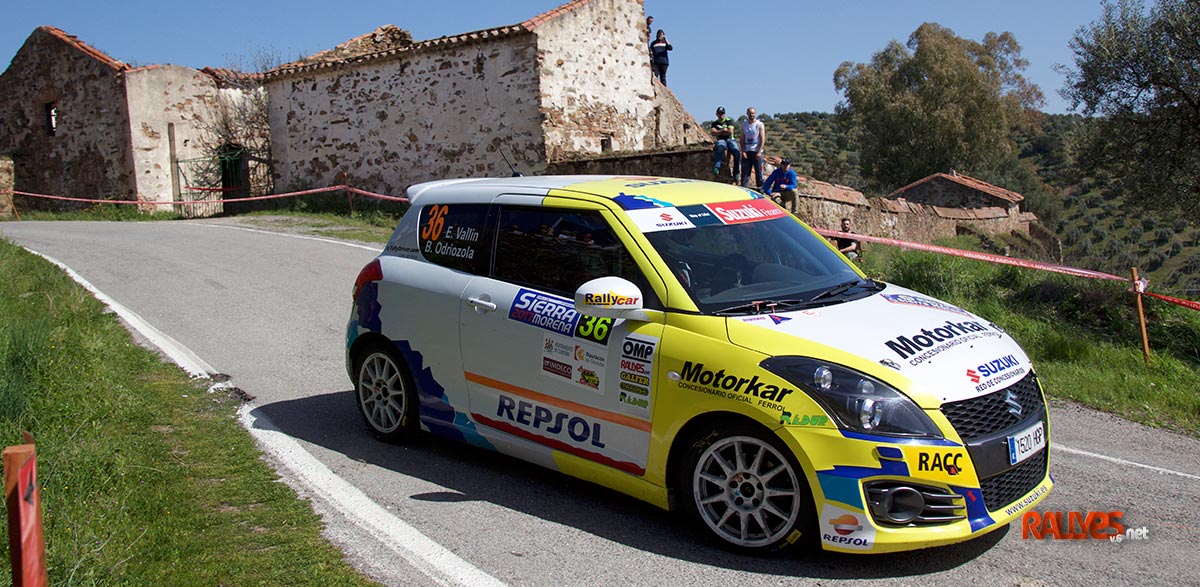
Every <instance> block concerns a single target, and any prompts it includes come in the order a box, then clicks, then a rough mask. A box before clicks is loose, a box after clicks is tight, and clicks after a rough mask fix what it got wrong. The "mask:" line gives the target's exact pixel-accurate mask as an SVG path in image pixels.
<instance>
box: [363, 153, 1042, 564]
mask: <svg viewBox="0 0 1200 587" xmlns="http://www.w3.org/2000/svg"><path fill="white" fill-rule="evenodd" d="M408 194H409V197H410V198H411V201H412V208H411V209H410V210H409V211H408V213H407V214H406V215H405V216H404V218H403V219H402V220H401V222H400V224H399V226H398V227H397V228H396V231H395V233H394V234H393V235H392V237H391V239H390V240H389V241H388V243H387V246H386V247H385V249H384V250H383V252H382V253H381V254H380V255H379V256H378V257H377V258H376V259H375V260H373V261H372V262H371V263H369V264H368V265H367V266H366V267H364V268H363V270H362V271H361V273H360V274H359V276H358V279H357V280H356V281H355V284H354V291H353V300H354V302H353V307H352V309H351V312H350V319H349V323H348V326H347V332H346V365H347V370H348V372H349V374H350V377H351V379H352V380H353V382H354V387H355V398H356V402H357V406H358V409H359V410H360V412H361V414H362V416H363V419H364V421H365V422H366V425H367V427H368V428H369V429H370V430H371V431H372V432H373V433H374V434H375V435H377V436H378V437H380V438H383V439H385V440H390V441H403V440H404V439H406V438H408V437H410V436H411V435H412V434H414V433H417V432H419V431H425V432H429V433H433V434H436V435H440V436H444V437H448V438H453V439H456V440H460V441H463V442H467V443H470V444H473V445H476V446H479V447H484V448H487V449H491V450H495V451H499V452H502V453H505V454H509V455H513V456H516V457H518V458H521V459H525V460H528V461H531V462H533V463H537V464H540V465H543V466H546V467H548V468H551V469H554V470H556V471H560V472H562V473H565V474H568V475H572V476H575V477H579V478H582V479H586V480H589V481H592V482H595V483H598V484H601V485H604V486H606V487H610V488H613V489H615V490H618V491H621V492H624V493H627V494H629V495H631V496H634V497H636V498H639V499H642V500H645V501H647V502H650V503H652V504H655V505H657V506H660V507H663V508H668V509H681V510H683V511H685V512H687V513H688V515H689V516H690V517H691V518H692V519H693V521H694V522H695V523H696V524H697V526H698V527H699V528H702V529H703V530H705V531H706V532H707V533H708V535H710V537H711V538H712V539H714V540H715V541H716V542H717V543H719V544H722V545H725V546H728V547H731V548H733V549H737V550H742V551H748V552H774V551H778V550H782V549H785V548H788V547H790V546H792V545H795V544H803V543H807V544H813V545H818V544H819V545H820V546H821V547H823V548H825V549H828V550H834V551H842V552H863V553H868V552H870V553H875V552H891V551H900V550H908V549H915V548H923V547H929V546H935V545H940V544H949V543H954V542H959V541H963V540H968V539H971V538H974V537H977V536H980V535H982V534H984V533H987V532H990V531H993V530H996V529H997V528H1000V527H1003V526H1005V525H1006V524H1008V523H1009V522H1010V521H1011V520H1013V519H1014V518H1015V517H1017V516H1019V515H1020V514H1021V513H1022V512H1023V511H1024V510H1026V509H1029V508H1031V507H1032V506H1034V505H1035V504H1037V503H1038V502H1039V501H1041V500H1042V499H1044V498H1045V496H1046V494H1047V492H1048V491H1049V490H1050V489H1051V486H1052V481H1051V479H1050V476H1049V451H1048V449H1047V447H1048V446H1049V442H1048V433H1049V421H1048V418H1047V410H1046V403H1045V399H1044V397H1043V394H1042V391H1041V387H1040V385H1039V384H1038V379H1037V375H1036V374H1035V372H1034V370H1033V368H1032V366H1031V365H1030V363H1029V357H1028V356H1027V355H1026V354H1025V353H1024V352H1023V351H1022V350H1021V348H1020V347H1019V346H1018V345H1017V344H1016V342H1014V341H1013V339H1012V338H1011V337H1009V336H1008V334H1006V333H1005V332H1004V331H1003V330H1001V329H1000V328H999V327H998V326H996V325H995V324H993V323H991V322H989V321H988V320H987V319H985V318H981V317H979V316H977V315H974V314H972V313H970V312H968V311H966V310H964V309H962V308H959V307H956V306H954V305H951V304H948V303H945V302H942V301H939V300H937V299H934V298H931V297H929V296H925V295H922V294H920V293H917V292H915V291H911V290H908V289H905V288H902V287H898V286H896V285H890V284H885V283H881V282H878V281H874V280H872V279H870V278H868V277H866V276H865V275H864V274H863V273H862V272H861V271H860V270H859V269H858V268H857V267H856V266H855V265H854V264H852V263H849V262H847V260H846V259H845V258H844V257H843V256H842V255H841V254H839V253H838V252H837V250H836V249H834V248H833V247H832V246H830V244H829V243H828V242H827V241H826V239H824V238H822V237H821V236H819V235H817V234H816V233H815V232H814V231H813V230H812V229H811V228H809V227H808V226H806V225H805V224H804V223H803V222H801V221H799V220H798V219H797V218H796V217H794V216H792V215H790V214H788V213H787V212H785V211H784V210H783V209H782V208H780V207H779V206H777V205H776V204H774V203H773V202H771V201H770V200H769V199H766V198H765V197H764V196H762V195H761V194H759V193H757V192H754V191H751V190H747V189H742V188H738V187H734V186H729V185H723V184H716V183H710V182H703V181H693V180H687V179H673V178H660V177H599V176H571V177H566V176H564V177H554V176H547V177H517V178H510V179H460V180H444V181H435V182H429V183H424V184H419V185H415V186H413V187H411V188H409V191H408Z"/></svg>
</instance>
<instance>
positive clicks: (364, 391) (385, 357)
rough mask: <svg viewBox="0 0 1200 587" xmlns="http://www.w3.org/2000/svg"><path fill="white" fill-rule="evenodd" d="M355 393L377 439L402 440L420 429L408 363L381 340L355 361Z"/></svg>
mask: <svg viewBox="0 0 1200 587" xmlns="http://www.w3.org/2000/svg"><path fill="white" fill-rule="evenodd" d="M354 374H355V377H354V397H355V403H356V404H358V412H359V414H361V415H362V417H363V422H365V423H366V425H367V429H368V430H370V431H371V433H372V434H374V435H375V436H376V437H377V438H379V439H380V440H385V441H387V442H403V441H405V440H409V439H411V438H412V437H413V436H414V435H415V434H416V433H417V431H418V430H419V429H420V425H419V424H418V422H417V394H416V389H415V387H414V386H413V380H412V375H411V374H410V373H409V371H408V366H407V365H406V364H405V363H404V361H403V360H402V359H400V358H399V356H398V354H397V353H396V352H395V351H394V350H392V349H390V348H388V347H387V346H384V345H382V344H372V345H370V346H368V347H367V348H365V349H363V351H362V352H361V353H360V354H359V355H358V358H357V359H356V360H355V363H354Z"/></svg>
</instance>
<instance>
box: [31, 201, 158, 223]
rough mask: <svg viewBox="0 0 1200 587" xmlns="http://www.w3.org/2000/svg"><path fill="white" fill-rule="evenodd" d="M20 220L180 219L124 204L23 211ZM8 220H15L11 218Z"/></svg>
mask: <svg viewBox="0 0 1200 587" xmlns="http://www.w3.org/2000/svg"><path fill="white" fill-rule="evenodd" d="M20 214H21V220H103V221H122V222H149V221H152V220H177V219H179V218H182V216H180V215H179V214H178V213H176V212H172V211H159V212H153V213H151V212H139V211H138V206H132V205H125V204H93V205H91V206H88V207H87V208H81V209H79V210H62V211H52V210H24V211H22V212H20ZM10 220H16V218H15V217H14V218H11V219H10Z"/></svg>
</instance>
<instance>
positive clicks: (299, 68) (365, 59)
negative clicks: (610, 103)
mask: <svg viewBox="0 0 1200 587" xmlns="http://www.w3.org/2000/svg"><path fill="white" fill-rule="evenodd" d="M588 2H591V0H572V1H571V2H568V3H566V4H563V5H562V6H558V7H556V8H552V9H550V10H547V11H546V12H543V13H541V14H539V15H537V16H535V17H533V18H530V19H529V20H526V21H524V22H521V23H519V24H512V25H505V26H501V27H496V28H490V29H484V30H479V31H471V32H466V33H462V34H458V35H451V36H447V37H438V38H436V39H429V40H426V41H417V42H414V43H412V44H410V45H406V46H403V47H394V48H391V49H386V50H383V51H377V52H373V53H368V54H364V55H358V56H353V57H349V58H345V59H329V58H328V57H329V54H330V53H332V50H330V51H322V52H320V53H316V54H314V55H312V56H309V57H306V58H305V59H301V60H299V61H295V62H292V63H286V64H284V65H281V66H279V67H277V68H275V69H273V70H271V71H269V72H267V73H266V75H265V79H266V80H273V79H279V78H283V77H290V76H293V75H296V74H302V73H309V72H313V71H320V70H325V69H333V68H337V67H343V66H345V65H350V64H362V63H371V62H374V61H380V60H383V59H388V58H390V57H394V56H396V55H400V54H409V53H417V52H420V51H423V50H428V49H433V48H441V47H447V46H451V45H460V44H461V45H465V44H470V43H477V42H481V41H485V40H490V39H500V38H505V37H512V36H516V35H520V34H528V33H531V32H533V30H534V29H536V28H537V27H539V26H541V25H543V24H546V23H547V22H549V21H551V20H553V19H555V18H557V17H559V16H562V15H564V14H567V13H568V12H571V11H573V10H576V9H577V8H579V7H581V6H583V5H585V4H587V3H588ZM371 34H374V33H367V34H366V35H360V36H358V37H355V38H354V39H351V40H350V41H347V42H346V43H342V44H341V45H339V47H341V46H344V45H347V44H349V43H352V42H354V41H356V40H359V39H363V38H364V37H367V36H369V35H371ZM314 58H319V59H317V61H318V62H316V63H313V62H312V60H313V59H314Z"/></svg>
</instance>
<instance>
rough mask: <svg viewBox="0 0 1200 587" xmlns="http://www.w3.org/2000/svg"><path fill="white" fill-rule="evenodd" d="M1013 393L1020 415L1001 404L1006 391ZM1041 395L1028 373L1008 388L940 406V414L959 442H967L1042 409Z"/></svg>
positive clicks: (999, 429)
mask: <svg viewBox="0 0 1200 587" xmlns="http://www.w3.org/2000/svg"><path fill="white" fill-rule="evenodd" d="M1010 390H1011V391H1012V392H1013V393H1014V394H1016V396H1017V397H1016V399H1017V401H1018V402H1020V404H1021V415H1020V416H1015V415H1013V414H1012V413H1010V412H1009V411H1008V410H1009V405H1008V404H1007V403H1005V400H1006V399H1007V395H1008V392H1009V391H1010ZM1042 405H1043V404H1042V394H1041V392H1040V391H1039V390H1038V384H1037V376H1036V375H1034V374H1033V372H1032V371H1031V372H1030V373H1029V375H1026V376H1025V378H1024V379H1021V380H1020V381H1018V382H1016V383H1014V384H1012V385H1011V386H1009V387H1006V388H1004V389H1001V390H999V391H995V392H992V393H989V394H987V395H983V396H980V397H976V398H971V399H968V400H963V401H960V402H953V403H948V404H944V405H942V413H943V414H945V415H946V419H947V420H950V425H951V426H954V429H955V430H956V431H957V432H958V435H959V436H961V437H962V439H963V441H965V442H970V441H972V440H974V439H976V438H979V437H981V436H987V435H989V434H994V433H996V432H999V431H1001V430H1004V429H1006V428H1011V427H1012V426H1015V425H1016V424H1017V423H1018V422H1020V421H1021V420H1022V419H1023V418H1028V417H1029V416H1030V415H1031V414H1033V413H1035V412H1036V411H1037V410H1038V408H1041V407H1042Z"/></svg>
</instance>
